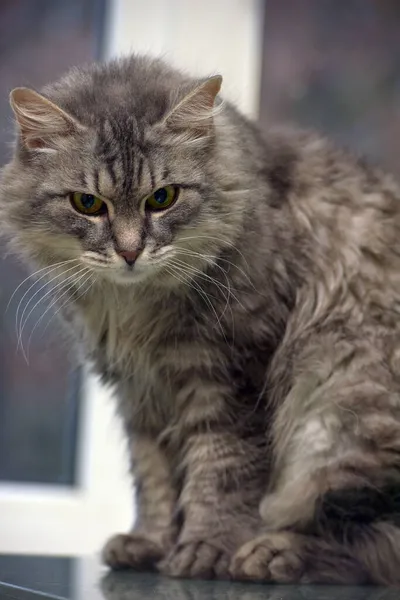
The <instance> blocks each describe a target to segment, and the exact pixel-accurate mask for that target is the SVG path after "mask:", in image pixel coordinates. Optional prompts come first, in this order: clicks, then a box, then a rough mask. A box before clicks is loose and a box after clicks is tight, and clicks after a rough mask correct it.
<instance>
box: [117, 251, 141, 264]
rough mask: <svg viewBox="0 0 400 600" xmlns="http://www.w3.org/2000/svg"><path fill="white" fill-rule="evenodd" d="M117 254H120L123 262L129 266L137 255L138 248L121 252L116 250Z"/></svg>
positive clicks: (138, 252)
mask: <svg viewBox="0 0 400 600" xmlns="http://www.w3.org/2000/svg"><path fill="white" fill-rule="evenodd" d="M118 254H119V255H120V256H122V258H124V259H125V262H126V263H127V264H128V265H129V266H130V267H131V266H132V265H133V264H134V262H135V261H136V259H137V257H138V256H139V254H140V250H134V251H133V252H131V251H128V250H127V251H125V250H123V251H122V252H118Z"/></svg>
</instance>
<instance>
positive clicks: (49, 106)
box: [10, 88, 82, 150]
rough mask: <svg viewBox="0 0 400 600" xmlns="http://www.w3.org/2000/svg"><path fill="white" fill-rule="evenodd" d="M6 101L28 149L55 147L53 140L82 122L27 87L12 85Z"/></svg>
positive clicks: (66, 133)
mask: <svg viewBox="0 0 400 600" xmlns="http://www.w3.org/2000/svg"><path fill="white" fill-rule="evenodd" d="M10 104H11V108H12V109H13V111H14V114H15V118H16V120H17V123H18V126H19V131H20V134H21V140H22V143H23V145H24V146H25V147H26V148H28V149H30V150H55V149H57V145H58V144H57V142H60V140H62V138H65V137H66V136H69V135H72V134H73V133H76V132H77V131H79V130H82V126H81V125H80V124H79V123H78V122H77V121H76V120H75V119H74V118H73V117H71V116H70V115H68V114H67V113H66V112H65V111H63V110H62V109H61V108H59V107H58V106H57V105H56V104H54V103H53V102H51V101H50V100H48V99H47V98H45V97H44V96H42V95H41V94H38V93H37V92H34V91H33V90H30V89H28V88H15V89H14V90H13V91H12V92H11V94H10Z"/></svg>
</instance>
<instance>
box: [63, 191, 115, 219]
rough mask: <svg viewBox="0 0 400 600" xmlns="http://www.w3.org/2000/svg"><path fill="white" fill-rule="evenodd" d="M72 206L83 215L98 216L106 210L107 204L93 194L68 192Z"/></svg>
mask: <svg viewBox="0 0 400 600" xmlns="http://www.w3.org/2000/svg"><path fill="white" fill-rule="evenodd" d="M70 200H71V204H72V206H73V207H74V208H75V210H77V211H78V212H80V213H83V214H84V215H92V216H95V217H96V216H98V215H103V214H104V213H106V212H107V205H106V203H105V202H103V200H101V199H100V198H98V197H97V196H94V195H93V194H84V193H83V192H73V193H72V194H70Z"/></svg>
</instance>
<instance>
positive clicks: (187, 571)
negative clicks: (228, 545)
mask: <svg viewBox="0 0 400 600" xmlns="http://www.w3.org/2000/svg"><path fill="white" fill-rule="evenodd" d="M228 567H229V557H228V556H227V555H226V554H225V553H224V552H221V550H219V549H218V548H216V547H214V546H212V545H210V544H208V543H207V542H202V541H199V542H190V543H186V544H178V545H177V546H176V547H175V548H174V549H173V550H172V551H171V553H170V554H169V556H167V558H166V559H165V560H164V561H162V563H160V565H159V569H160V571H161V572H162V573H164V574H165V575H168V576H170V577H193V578H201V579H214V578H216V577H217V578H220V579H222V578H226V577H228Z"/></svg>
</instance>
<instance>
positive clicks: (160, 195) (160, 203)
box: [146, 185, 179, 211]
mask: <svg viewBox="0 0 400 600" xmlns="http://www.w3.org/2000/svg"><path fill="white" fill-rule="evenodd" d="M178 193H179V189H178V188H177V187H176V186H174V185H166V186H165V187H162V188H159V189H158V190H156V191H155V192H154V193H153V194H151V196H149V197H148V198H147V199H146V208H147V209H148V210H152V211H155V210H163V209H164V208H168V207H169V206H171V204H173V203H174V202H175V200H176V199H177V197H178Z"/></svg>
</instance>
